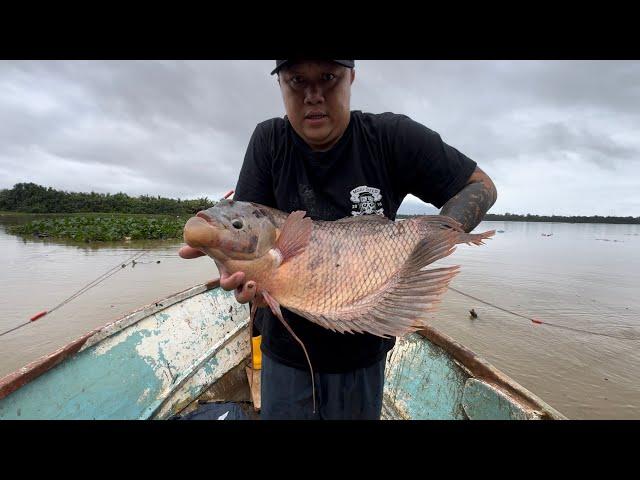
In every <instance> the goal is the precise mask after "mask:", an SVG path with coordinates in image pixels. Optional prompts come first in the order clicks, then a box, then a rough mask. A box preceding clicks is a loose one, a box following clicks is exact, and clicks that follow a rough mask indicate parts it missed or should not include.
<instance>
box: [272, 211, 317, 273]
mask: <svg viewBox="0 0 640 480" xmlns="http://www.w3.org/2000/svg"><path fill="white" fill-rule="evenodd" d="M306 213H307V212H304V211H302V210H296V211H295V212H292V213H290V214H289V216H288V217H287V219H286V220H285V221H284V224H283V225H282V230H281V232H280V236H279V237H278V240H277V241H276V248H277V249H278V250H279V251H280V254H281V255H282V262H283V263H284V262H286V261H287V260H289V259H290V258H293V257H295V256H296V255H298V254H300V253H302V252H303V251H304V249H305V248H306V247H307V245H308V244H309V240H310V239H311V229H312V228H313V222H312V220H311V218H309V217H307V218H305V217H304V216H305V215H306Z"/></svg>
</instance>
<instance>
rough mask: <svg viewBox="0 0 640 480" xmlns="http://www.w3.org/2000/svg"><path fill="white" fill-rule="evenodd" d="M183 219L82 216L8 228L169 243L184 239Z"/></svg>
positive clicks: (32, 232) (106, 239)
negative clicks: (167, 241) (174, 239)
mask: <svg viewBox="0 0 640 480" xmlns="http://www.w3.org/2000/svg"><path fill="white" fill-rule="evenodd" d="M185 221H186V217H182V216H169V215H167V216H154V217H151V216H142V215H140V216H137V215H136V216H127V215H119V216H115V215H114V216H97V215H82V216H68V217H59V218H46V219H38V220H32V221H30V222H28V223H26V224H23V225H14V226H11V227H9V228H8V230H9V232H10V233H13V234H17V235H35V236H40V237H52V238H65V239H69V240H75V241H79V242H100V241H104V242H113V241H119V240H128V239H131V240H166V239H171V238H180V237H182V229H183V227H184V224H185Z"/></svg>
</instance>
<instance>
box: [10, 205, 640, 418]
mask: <svg viewBox="0 0 640 480" xmlns="http://www.w3.org/2000/svg"><path fill="white" fill-rule="evenodd" d="M16 221H20V219H19V218H16V217H11V218H4V219H3V218H2V217H0V269H1V273H0V312H1V313H2V315H0V331H4V330H7V329H9V328H11V327H13V326H15V325H18V324H20V323H22V322H24V321H26V320H27V319H28V318H29V317H31V316H32V315H33V314H35V313H36V312H38V311H40V310H44V309H50V308H51V307H53V306H54V305H56V304H58V303H59V302H60V301H62V300H63V299H64V298H66V297H68V296H69V295H71V294H73V293H74V292H76V291H77V290H78V289H80V288H82V287H83V286H84V285H85V284H87V283H89V282H91V281H92V280H94V279H95V278H96V277H98V276H100V275H101V274H102V273H104V272H106V271H107V270H109V269H110V268H111V267H113V266H115V265H119V264H121V263H122V262H124V261H125V260H127V259H129V258H131V257H132V256H133V255H135V254H137V253H141V252H145V255H144V256H143V257H142V258H140V259H139V262H141V263H137V264H136V265H135V267H132V266H127V267H126V268H122V269H121V270H120V271H118V273H116V274H115V275H113V276H112V277H110V278H108V279H107V280H106V281H104V282H103V283H101V284H100V285H98V286H97V287H95V288H93V289H91V290H89V291H88V292H87V293H85V294H83V295H81V296H80V297H78V298H77V299H75V300H74V301H72V302H70V303H68V304H67V305H65V306H63V307H61V308H60V309H58V310H57V311H55V312H53V313H52V314H50V315H47V316H45V317H43V318H42V319H40V320H38V321H37V322H35V323H33V324H30V325H28V326H26V327H24V328H21V329H20V330H17V331H15V332H13V333H10V334H8V335H5V336H2V337H0V377H1V376H4V375H6V374H8V373H10V372H12V371H14V370H16V369H18V368H20V367H22V366H24V365H25V364H27V363H28V362H30V361H33V360H35V359H37V358H38V357H40V356H41V355H44V354H47V353H50V352H52V351H53V350H55V349H57V348H59V347H61V346H63V345H64V344H65V343H67V342H69V341H70V340H72V339H74V338H77V337H78V336H79V335H81V334H82V333H85V332H86V331H89V330H90V329H93V328H96V327H99V326H101V325H104V324H106V323H108V322H110V321H112V320H114V319H116V318H118V317H120V316H122V315H124V314H126V313H128V312H130V311H131V310H134V309H136V308H138V307H140V306H143V305H146V304H148V303H151V302H153V301H155V300H158V299H161V298H164V297H166V296H168V295H171V294H173V293H176V292H178V291H180V290H184V289H186V288H189V287H191V286H193V285H195V284H198V283H203V282H205V281H207V280H210V279H212V278H214V277H216V276H217V270H216V267H215V265H214V263H213V262H212V261H211V260H210V259H207V258H200V259H194V260H182V259H180V258H179V257H178V256H177V250H178V248H179V247H180V246H181V243H180V242H179V241H149V242H128V243H104V244H73V243H64V242H59V241H51V240H47V239H37V238H22V237H18V236H15V235H10V234H8V233H6V231H5V229H4V225H6V224H7V223H13V222H16ZM485 229H496V230H503V231H504V232H499V233H496V235H495V237H494V238H493V239H492V240H490V241H488V242H487V245H485V246H482V247H475V246H467V245H461V246H459V247H458V249H457V251H456V252H454V253H453V255H452V256H450V257H448V258H447V259H444V260H442V261H440V262H438V263H439V264H440V265H461V266H462V268H461V272H460V274H459V275H458V276H457V277H456V278H454V280H453V281H452V284H451V286H452V287H454V288H456V289H458V290H460V291H462V292H464V293H467V294H469V295H472V296H474V297H477V298H480V299H483V300H485V301H487V302H490V303H493V304H496V305H499V306H501V307H503V308H506V309H509V310H513V311H515V312H517V313H520V314H523V315H525V316H529V317H534V318H537V319H540V320H542V321H546V322H549V323H553V324H555V325H558V326H557V327H554V326H549V325H544V324H543V325H539V324H534V323H532V322H530V321H528V320H526V319H523V318H520V317H516V316H513V315H511V314H508V313H506V312H503V311H500V310H497V309H495V308H492V307H490V306H487V305H484V304H482V303H480V302H477V301H475V300H473V299H470V298H468V297H465V296H463V295H460V294H458V293H456V292H454V291H448V292H447V293H446V294H445V296H444V299H443V302H442V304H441V306H440V309H439V311H438V312H437V314H436V315H435V316H434V325H435V326H436V327H437V328H439V329H440V330H441V331H443V332H444V333H446V334H448V335H450V336H451V337H453V338H454V339H455V340H456V341H458V342H460V343H462V344H463V345H465V346H466V347H468V348H470V349H472V350H473V351H475V352H476V353H477V354H479V355H480V356H482V357H484V358H485V359H486V360H488V361H489V362H491V363H492V364H493V365H494V366H495V367H497V368H499V369H500V370H502V371H503V372H505V373H506V374H507V375H509V376H511V377H512V378H513V379H514V380H516V381H517V382H519V383H520V384H522V385H523V386H524V387H525V388H527V389H529V390H530V391H532V392H533V393H535V394H536V395H538V396H539V397H541V398H542V399H543V400H545V401H546V402H548V403H549V404H550V405H552V406H553V407H554V408H556V409H558V410H559V411H561V412H562V413H564V414H565V415H567V416H568V417H570V418H580V419H631V418H633V419H638V418H640V380H638V379H639V378H640V295H638V292H640V288H639V287H640V225H604V224H564V223H527V222H483V223H482V224H481V225H480V226H479V227H478V229H477V230H479V231H484V230H485ZM543 234H544V235H543ZM549 234H551V235H550V236H547V235H549ZM158 261H159V262H160V263H157V262H158ZM472 308H473V309H474V310H475V312H476V313H477V315H478V316H477V318H475V319H473V318H471V316H470V315H469V310H471V309H472ZM562 327H565V328H562ZM588 332H591V333H588Z"/></svg>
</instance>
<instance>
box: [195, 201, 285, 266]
mask: <svg viewBox="0 0 640 480" xmlns="http://www.w3.org/2000/svg"><path fill="white" fill-rule="evenodd" d="M276 237H277V229H276V224H275V222H274V219H273V218H272V216H271V215H270V214H269V211H268V209H266V208H264V207H262V206H261V205H258V204H255V203H250V202H238V201H235V200H220V201H219V202H218V203H217V204H216V205H215V206H213V207H211V208H209V209H207V210H202V211H200V212H198V213H197V214H196V216H195V217H192V218H190V219H189V220H188V221H187V223H186V224H185V226H184V241H185V242H186V243H187V245H189V246H190V247H193V248H197V249H199V250H201V251H203V252H205V253H206V254H207V255H209V256H210V257H212V258H214V259H215V260H219V261H221V262H224V261H226V260H230V259H232V260H253V259H256V258H259V257H262V256H263V255H265V254H266V253H267V252H268V251H269V250H270V249H271V248H273V246H274V245H275V242H276Z"/></svg>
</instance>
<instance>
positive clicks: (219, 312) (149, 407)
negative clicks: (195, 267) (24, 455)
mask: <svg viewBox="0 0 640 480" xmlns="http://www.w3.org/2000/svg"><path fill="white" fill-rule="evenodd" d="M192 290H193V292H192V293H189V292H191V290H190V291H189V292H184V293H181V294H178V295H180V297H179V302H178V303H175V300H174V301H173V303H174V304H172V305H170V306H168V307H166V308H165V309H164V310H162V311H160V312H157V311H155V310H154V309H153V305H151V306H148V307H145V308H148V309H149V314H148V315H146V316H144V315H143V314H141V312H139V311H138V312H135V315H136V317H135V319H134V321H133V323H132V322H130V321H129V320H128V318H129V317H126V318H124V319H122V320H121V321H122V322H123V324H124V325H125V326H124V328H120V329H118V328H117V325H115V324H114V325H115V327H114V326H112V325H109V326H107V327H105V329H103V330H104V331H105V332H110V333H108V334H107V335H108V336H106V337H104V335H102V337H104V338H102V337H99V338H102V339H101V340H100V341H99V342H97V343H95V342H94V343H93V344H89V342H87V343H88V346H87V348H85V349H84V350H81V351H79V352H78V353H76V354H75V355H72V356H70V357H69V358H67V359H66V360H65V361H63V362H62V363H60V364H59V365H57V366H56V367H54V368H52V369H50V370H49V371H47V372H45V373H43V374H42V375H40V376H39V377H37V378H35V379H33V380H32V381H31V382H29V383H27V384H26V385H24V386H22V387H21V388H19V389H18V390H16V391H14V392H13V393H11V394H9V395H8V396H7V397H5V398H3V399H0V419H18V418H19V419H135V418H147V416H145V414H146V412H150V411H153V410H154V408H155V407H154V405H155V406H157V405H159V404H162V403H163V402H165V400H167V399H169V397H170V396H174V395H178V396H179V397H180V398H181V399H185V398H186V399H189V398H190V395H192V394H195V393H196V392H201V391H202V390H203V389H205V388H206V387H208V386H209V385H210V383H211V382H213V381H215V379H217V378H219V377H220V376H222V375H223V374H224V373H225V372H226V371H228V370H229V369H230V368H232V367H233V366H235V365H237V364H238V363H239V362H241V361H242V360H244V358H245V357H246V356H247V354H248V353H247V351H248V350H247V349H248V338H244V337H242V338H239V337H238V334H237V333H234V334H233V336H232V337H230V338H228V335H230V333H229V332H244V331H245V330H246V328H247V324H248V308H247V307H246V306H242V305H239V304H237V303H236V302H235V299H234V297H233V293H232V292H224V291H223V290H220V289H215V290H212V291H207V292H205V291H203V290H204V289H203V288H199V287H194V289H192ZM172 298H174V297H170V298H169V299H167V300H170V299H172ZM160 303H162V302H160ZM167 304H169V303H168V302H167ZM230 307H232V308H231V311H232V313H229V310H230ZM160 308H162V306H160ZM132 315H134V314H132ZM136 319H137V320H136ZM221 319H225V320H224V321H220V320H221ZM107 328H108V330H107ZM100 334H101V333H100V332H98V334H96V335H100ZM227 338H228V339H227ZM225 339H227V340H225ZM228 341H232V342H234V343H233V348H231V349H229V348H226V349H225V351H224V357H225V360H224V362H220V361H219V358H218V357H217V355H216V354H215V353H216V352H217V350H218V349H222V348H224V347H227V344H226V343H225V342H228ZM244 343H246V344H247V345H246V346H245V345H244ZM218 344H220V347H217V349H213V350H212V348H213V347H214V346H215V345H218ZM207 355H213V356H211V357H210V358H207V359H206V361H205V357H206V356H207ZM191 377H193V378H191ZM187 380H188V382H186V381H187ZM180 381H182V382H183V383H185V385H183V386H184V389H185V391H184V392H180V390H179V388H178V387H179V386H180V385H177V386H176V384H177V383H178V382H180ZM192 399H195V397H193V398H192ZM165 403H166V402H165Z"/></svg>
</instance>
